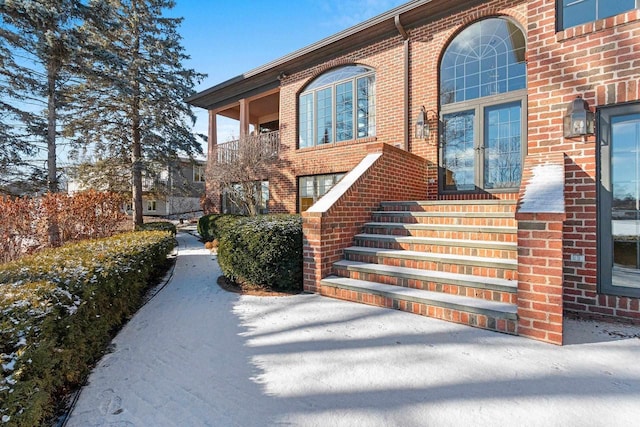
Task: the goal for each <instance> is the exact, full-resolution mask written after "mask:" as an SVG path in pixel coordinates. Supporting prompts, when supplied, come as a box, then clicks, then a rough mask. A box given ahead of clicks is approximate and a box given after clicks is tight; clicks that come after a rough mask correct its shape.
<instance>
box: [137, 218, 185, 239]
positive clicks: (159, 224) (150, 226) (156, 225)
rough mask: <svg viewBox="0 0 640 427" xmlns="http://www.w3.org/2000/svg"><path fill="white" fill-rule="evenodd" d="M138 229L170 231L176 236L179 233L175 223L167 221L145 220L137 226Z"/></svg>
mask: <svg viewBox="0 0 640 427" xmlns="http://www.w3.org/2000/svg"><path fill="white" fill-rule="evenodd" d="M136 231H168V232H169V233H171V234H173V235H174V236H175V235H176V233H177V230H176V226H175V224H173V223H171V222H167V221H153V222H145V223H144V224H142V225H137V226H136Z"/></svg>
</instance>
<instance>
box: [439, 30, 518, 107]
mask: <svg viewBox="0 0 640 427" xmlns="http://www.w3.org/2000/svg"><path fill="white" fill-rule="evenodd" d="M524 56H525V38H524V34H523V33H522V31H520V29H519V28H518V27H517V26H515V25H514V24H513V23H511V22H509V21H508V20H506V19H502V18H490V19H485V20H483V21H480V22H477V23H475V24H472V25H470V26H469V27H467V28H466V29H464V30H463V31H462V32H461V33H460V34H459V35H458V36H457V37H456V38H455V39H454V40H453V41H452V42H451V44H450V45H449V46H448V47H447V50H446V51H445V54H444V56H443V59H442V64H441V66H440V95H441V102H442V104H443V105H444V104H450V103H453V102H461V101H468V100H471V99H476V98H479V97H484V96H492V95H496V94H499V93H504V92H508V91H511V90H519V89H524V87H525V82H526V79H525V62H524Z"/></svg>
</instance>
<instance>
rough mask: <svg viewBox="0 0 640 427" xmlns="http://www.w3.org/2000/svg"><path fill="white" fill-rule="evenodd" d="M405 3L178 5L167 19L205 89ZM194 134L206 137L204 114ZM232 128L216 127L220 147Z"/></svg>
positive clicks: (184, 0)
mask: <svg viewBox="0 0 640 427" xmlns="http://www.w3.org/2000/svg"><path fill="white" fill-rule="evenodd" d="M407 1H408V0H177V1H176V7H175V8H174V9H173V10H172V11H171V12H170V14H169V15H171V16H181V17H183V18H184V21H183V23H182V26H181V28H180V33H181V34H182V37H183V45H184V47H185V49H186V51H187V54H188V55H190V56H191V60H190V61H188V62H187V63H186V66H187V67H189V68H193V69H195V70H196V71H198V72H201V73H206V74H208V77H207V78H206V79H205V80H204V81H203V82H202V83H201V84H200V85H198V86H197V88H196V89H197V90H198V91H201V90H204V89H207V88H209V87H211V86H213V85H215V84H218V83H221V82H223V81H225V80H228V79H230V78H232V77H235V76H237V75H240V74H242V73H244V72H245V71H249V70H251V69H254V68H256V67H259V66H261V65H263V64H266V63H267V62H270V61H272V60H274V59H277V58H280V57H282V56H284V55H286V54H288V53H291V52H293V51H295V50H297V49H300V48H302V47H305V46H307V45H310V44H312V43H314V42H316V41H318V40H321V39H323V38H325V37H328V36H330V35H333V34H335V33H337V32H340V31H342V30H344V29H346V28H349V27H351V26H353V25H356V24H359V23H360V22H362V21H365V20H367V19H369V18H372V17H374V16H376V15H379V14H381V13H384V12H386V11H388V10H390V9H393V8H394V7H396V6H399V5H401V4H403V3H406V2H407ZM194 111H195V112H196V114H197V116H198V122H197V124H196V127H195V130H196V131H197V132H201V133H205V134H206V133H207V113H206V111H204V110H202V109H200V108H194ZM237 126H238V125H237V124H235V123H233V122H232V121H228V120H223V121H222V122H219V141H221V142H224V141H226V140H228V139H229V138H230V137H231V136H237V134H238V128H237Z"/></svg>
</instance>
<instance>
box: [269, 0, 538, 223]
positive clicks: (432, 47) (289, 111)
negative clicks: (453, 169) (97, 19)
mask: <svg viewBox="0 0 640 427" xmlns="http://www.w3.org/2000/svg"><path fill="white" fill-rule="evenodd" d="M496 15H501V16H509V17H511V18H512V19H514V20H515V21H517V22H518V23H519V24H520V26H521V27H522V28H523V29H526V18H525V16H526V2H525V1H523V0H517V1H516V0H497V1H492V2H488V3H486V4H483V5H481V6H477V7H474V8H471V9H469V10H467V11H464V12H460V13H457V14H454V15H451V16H447V17H443V18H442V19H440V20H438V21H436V22H431V23H428V24H425V25H423V26H421V27H419V28H415V29H411V30H410V31H409V35H410V38H409V40H410V41H409V52H410V72H409V76H410V77H409V92H410V99H409V106H410V108H409V120H410V122H409V134H410V141H409V150H410V151H411V152H413V153H415V154H417V155H419V156H422V157H424V158H425V159H427V161H428V172H427V173H428V175H427V180H428V182H429V183H430V184H429V186H428V189H427V191H425V192H424V193H423V194H421V195H420V197H418V199H420V200H425V199H436V198H437V197H438V191H437V189H438V184H437V178H438V168H437V164H438V132H437V127H438V118H437V117H438V113H437V112H438V68H439V62H440V57H441V55H442V52H443V50H444V49H445V48H446V45H447V44H448V43H449V41H450V40H451V38H452V37H453V36H454V35H455V34H456V33H457V32H458V31H460V30H461V29H462V28H464V27H465V26H466V25H468V24H469V23H471V22H473V21H476V20H478V19H481V18H484V17H489V16H496ZM354 63H356V64H361V65H366V66H369V67H371V68H373V69H375V71H376V136H375V137H373V138H366V139H363V140H354V141H345V142H342V143H338V144H328V145H326V146H321V147H313V148H305V149H301V150H297V149H296V146H297V108H298V104H297V101H298V100H297V98H298V94H299V93H300V92H301V91H302V90H303V89H304V87H305V86H306V85H307V84H308V83H309V82H310V81H311V80H313V79H314V78H315V77H317V76H318V75H320V74H322V73H323V72H324V71H327V70H329V69H331V68H334V67H336V66H340V65H345V64H354ZM403 94H404V42H403V40H402V38H401V36H400V35H399V34H398V35H395V36H392V37H390V38H388V39H386V40H382V41H379V42H377V43H373V44H371V45H369V46H366V47H363V48H360V49H356V50H354V51H351V52H345V54H343V55H341V56H339V57H336V58H334V59H332V60H331V61H329V62H327V63H323V64H320V65H318V66H316V67H313V68H310V69H307V70H304V71H302V72H299V73H294V74H292V75H290V76H288V77H286V78H285V79H284V80H283V81H282V85H281V88H280V127H281V130H280V132H281V140H282V144H281V147H282V158H283V159H282V163H281V164H280V165H279V167H278V168H277V171H276V172H275V173H274V176H272V177H271V178H270V180H269V185H270V188H271V193H272V194H271V200H270V202H271V203H270V210H271V211H272V212H295V211H296V209H297V205H296V203H297V177H299V176H305V175H316V174H324V173H335V172H348V171H349V170H351V169H352V168H353V167H354V166H355V165H356V164H357V163H358V162H359V161H360V159H361V158H362V153H363V152H365V150H366V148H365V147H363V146H362V145H363V144H366V143H369V142H372V141H375V142H382V143H386V144H391V145H395V146H399V147H402V146H404V121H405V116H404V106H403V105H404V104H403V98H404V96H403ZM421 106H425V108H426V109H427V110H428V119H429V124H430V126H431V129H432V130H433V131H432V133H431V136H430V138H429V139H428V140H417V139H415V138H414V124H415V119H416V117H417V116H418V113H419V111H420V107H421ZM516 196H517V194H507V195H500V196H499V197H503V198H515V197H516ZM486 197H493V196H486Z"/></svg>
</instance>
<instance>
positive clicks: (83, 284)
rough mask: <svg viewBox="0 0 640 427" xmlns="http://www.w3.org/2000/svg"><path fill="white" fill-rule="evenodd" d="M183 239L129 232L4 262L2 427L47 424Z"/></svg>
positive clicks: (0, 282) (0, 272)
mask: <svg viewBox="0 0 640 427" xmlns="http://www.w3.org/2000/svg"><path fill="white" fill-rule="evenodd" d="M174 244H175V239H174V238H173V236H171V234H169V233H167V232H161V231H141V232H129V233H123V234H119V235H116V236H114V237H110V238H105V239H99V240H91V241H84V242H80V243H74V244H68V245H65V246H62V247H61V248H57V249H49V250H43V251H41V252H38V253H37V254H34V255H31V256H27V257H24V258H21V259H20V260H18V261H14V262H12V263H7V264H3V265H0V358H1V364H0V365H1V369H0V374H1V375H0V420H1V421H2V422H1V423H0V425H2V426H37V425H43V424H45V423H46V422H47V420H51V418H52V417H53V416H54V415H55V414H56V412H57V411H59V410H60V409H61V408H60V407H59V406H56V405H60V404H61V403H60V402H62V401H63V400H64V399H63V398H64V396H65V395H66V394H67V393H68V392H69V391H70V390H72V389H74V388H77V387H78V386H79V385H80V384H81V383H82V382H83V380H84V378H85V377H86V375H87V374H88V373H89V371H90V367H91V366H92V365H93V364H94V363H95V362H96V361H97V359H98V358H99V357H100V356H101V355H102V354H103V353H104V351H105V349H106V348H107V345H108V344H109V341H110V340H111V338H112V337H113V335H114V334H115V332H116V331H117V330H118V329H119V328H120V327H121V326H122V324H123V323H124V322H125V321H126V320H127V319H128V318H129V317H130V316H131V315H132V314H133V313H134V312H135V311H136V310H137V309H138V308H139V306H140V304H141V302H142V297H143V295H144V293H145V291H146V290H147V288H148V286H149V285H150V284H151V283H152V281H153V280H154V278H155V277H154V276H157V274H158V273H159V272H160V271H162V267H163V266H166V265H167V262H168V261H167V255H168V254H169V253H170V252H171V250H172V248H173V246H174Z"/></svg>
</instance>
